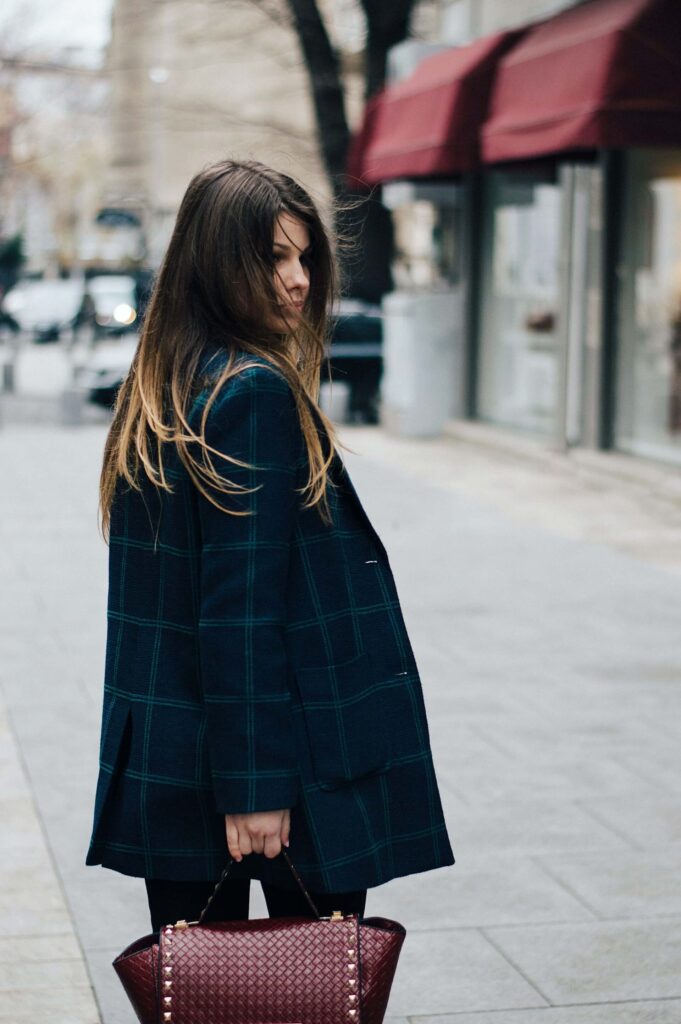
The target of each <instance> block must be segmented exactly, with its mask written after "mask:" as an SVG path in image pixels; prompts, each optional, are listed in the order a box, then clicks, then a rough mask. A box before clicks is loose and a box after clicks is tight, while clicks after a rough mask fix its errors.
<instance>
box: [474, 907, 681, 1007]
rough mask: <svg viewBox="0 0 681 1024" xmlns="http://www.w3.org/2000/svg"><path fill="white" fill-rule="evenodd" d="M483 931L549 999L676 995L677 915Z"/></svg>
mask: <svg viewBox="0 0 681 1024" xmlns="http://www.w3.org/2000/svg"><path fill="white" fill-rule="evenodd" d="M486 934H487V935H489V937H490V938H491V939H492V941H493V942H494V944H495V945H496V946H497V947H498V948H499V949H500V950H501V951H502V952H503V953H504V954H505V955H506V956H507V957H508V959H509V961H510V962H511V963H512V964H514V965H515V966H516V968H517V969H518V970H519V971H521V972H522V974H523V976H524V977H526V978H528V979H529V980H530V981H531V982H532V983H533V984H534V985H535V986H536V987H537V988H538V989H539V991H540V992H542V993H543V994H544V996H545V997H546V999H547V1001H548V1002H550V1003H553V1004H570V1003H599V1002H600V1003H604V1002H608V1001H611V1002H620V1001H621V1002H627V1001H629V1000H633V999H643V1000H645V999H678V998H681V971H680V970H679V965H680V964H681V918H674V919H672V920H657V921H637V922H633V921H632V922H611V923H595V922H594V923H590V924H570V925H564V924H556V925H545V926H538V927H537V926H531V927H527V928H493V929H488V930H486Z"/></svg>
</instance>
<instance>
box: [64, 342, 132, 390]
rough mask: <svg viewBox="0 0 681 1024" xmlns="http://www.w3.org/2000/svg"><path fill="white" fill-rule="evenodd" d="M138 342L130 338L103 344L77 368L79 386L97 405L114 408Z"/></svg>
mask: <svg viewBox="0 0 681 1024" xmlns="http://www.w3.org/2000/svg"><path fill="white" fill-rule="evenodd" d="M137 342H138V338H137V335H136V334H128V335H126V336H125V337H123V338H118V339H117V340H115V341H113V340H110V341H102V342H100V343H99V344H98V345H97V346H96V348H94V349H93V350H92V352H90V354H89V357H88V359H87V362H86V363H85V364H84V365H82V366H80V367H79V368H78V371H77V373H76V384H77V386H78V387H79V388H82V389H83V390H84V391H85V392H86V393H87V399H88V401H90V402H93V403H94V404H95V405H102V406H105V407H106V408H112V407H113V404H114V402H115V401H116V395H117V393H118V389H119V388H120V386H121V384H122V383H123V380H124V378H125V376H126V374H127V372H128V370H129V369H130V365H131V363H132V360H133V357H134V355H135V351H136V349H137Z"/></svg>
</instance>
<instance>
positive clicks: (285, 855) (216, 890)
mask: <svg viewBox="0 0 681 1024" xmlns="http://www.w3.org/2000/svg"><path fill="white" fill-rule="evenodd" d="M280 853H281V855H282V857H283V858H284V860H285V861H286V863H287V864H288V866H289V867H290V869H291V872H292V873H293V877H294V878H295V880H296V882H297V883H298V885H299V886H300V888H301V890H302V893H303V896H304V897H305V899H306V900H307V902H308V903H309V905H310V907H311V908H312V910H313V912H314V915H315V917H316V918H317V919H318V920H320V919H321V914H320V913H319V911H318V910H317V907H316V906H315V905H314V903H313V901H312V898H311V896H310V894H309V892H308V891H307V889H306V888H305V884H304V883H303V880H302V878H301V877H300V875H299V874H298V872H297V871H296V869H295V868H294V866H293V864H292V863H291V858H290V857H289V855H288V853H287V852H286V850H285V849H284V848H283V847H282V849H281V850H280ZM233 863H234V858H233V857H230V858H229V863H228V864H227V867H226V868H225V870H224V871H223V872H222V874H221V875H220V878H219V879H218V883H217V885H216V886H215V888H214V889H213V892H212V893H211V895H210V898H209V900H208V903H206V905H205V907H204V908H203V910H202V911H201V913H200V915H199V920H198V922H197V924H203V921H204V918H205V916H206V914H207V913H208V910H209V909H210V906H211V904H212V903H213V900H214V899H215V897H216V896H217V894H218V893H219V892H220V889H221V888H222V883H223V882H224V881H225V879H226V878H227V876H228V875H229V872H230V869H231V867H232V864H233Z"/></svg>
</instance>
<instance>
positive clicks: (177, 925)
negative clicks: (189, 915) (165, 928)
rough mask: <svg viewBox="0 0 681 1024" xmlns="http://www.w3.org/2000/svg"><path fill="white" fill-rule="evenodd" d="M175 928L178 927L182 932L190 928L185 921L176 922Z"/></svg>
mask: <svg viewBox="0 0 681 1024" xmlns="http://www.w3.org/2000/svg"><path fill="white" fill-rule="evenodd" d="M175 927H176V928H179V929H180V931H184V929H185V928H189V924H188V922H187V921H184V920H182V921H176V922H175Z"/></svg>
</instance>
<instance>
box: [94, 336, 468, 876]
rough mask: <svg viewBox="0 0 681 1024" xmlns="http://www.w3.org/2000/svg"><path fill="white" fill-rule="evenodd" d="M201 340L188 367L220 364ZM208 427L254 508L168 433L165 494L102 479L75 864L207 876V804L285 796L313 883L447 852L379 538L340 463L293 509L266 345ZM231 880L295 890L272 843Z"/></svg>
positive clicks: (296, 499)
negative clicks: (98, 681)
mask: <svg viewBox="0 0 681 1024" xmlns="http://www.w3.org/2000/svg"><path fill="white" fill-rule="evenodd" d="M207 355H208V356H209V357H210V358H209V359H208V360H207V361H206V360H204V364H203V368H204V372H205V371H206V370H207V371H208V372H209V373H210V372H211V371H212V370H215V371H217V370H218V369H220V367H221V366H224V358H225V355H224V353H221V352H220V351H219V350H217V349H215V348H212V347H209V348H207ZM248 358H249V359H252V357H250V356H249V357H248ZM221 360H222V362H221ZM204 381H208V378H207V377H204ZM213 383H214V380H213ZM211 388H212V385H211V384H207V386H205V387H204V389H203V391H202V392H201V393H200V394H199V398H198V400H197V401H196V403H195V405H194V407H193V409H192V412H191V413H190V422H191V423H192V425H193V426H195V427H196V426H198V421H199V416H200V413H201V410H202V408H203V405H204V404H205V399H206V397H207V395H208V394H209V392H210V390H211ZM318 422H319V424H320V430H322V428H321V421H318ZM322 437H323V440H324V443H325V444H328V438H326V436H325V434H323V433H322ZM206 438H207V441H208V443H209V444H211V445H212V446H213V447H215V448H217V449H219V450H221V451H224V452H227V453H229V454H230V455H232V456H237V457H238V458H241V459H244V460H246V461H247V462H249V463H255V464H256V466H257V468H256V469H255V470H247V469H240V468H237V467H235V466H234V465H232V464H231V463H225V462H223V461H221V460H220V459H219V458H216V460H215V461H216V465H217V467H218V468H219V469H220V471H221V472H222V473H224V475H225V476H226V477H227V478H228V479H229V480H232V481H235V482H238V483H241V484H245V485H246V486H248V487H257V486H258V485H260V489H259V490H256V491H255V492H253V493H252V494H251V495H246V496H243V495H240V496H239V497H238V498H230V499H227V500H228V501H229V502H230V507H232V508H240V509H244V510H246V509H252V510H254V512H255V515H254V516H241V517H235V516H232V515H228V514H226V513H225V512H222V511H220V510H219V509H216V508H215V507H214V506H213V505H212V504H211V503H210V502H209V501H208V500H207V499H206V498H204V497H203V496H202V495H201V494H200V492H199V491H198V489H197V488H196V487H195V486H194V485H193V483H192V482H191V480H190V477H189V475H188V473H187V471H186V469H185V468H184V465H183V464H182V462H181V461H180V459H179V457H178V456H177V453H176V451H175V449H174V446H170V451H168V452H167V453H166V460H167V461H166V463H165V464H166V465H167V466H168V474H169V477H170V479H171V482H172V484H173V487H174V493H173V494H168V493H167V492H161V491H157V490H156V488H155V487H154V486H153V485H152V484H150V483H149V482H148V481H147V480H146V478H145V477H143V481H144V483H143V490H142V493H141V494H140V493H139V492H138V491H135V490H134V489H130V488H128V487H127V485H126V486H125V487H124V486H121V480H120V478H119V486H118V490H117V494H116V498H115V501H114V505H113V508H112V516H111V531H110V547H109V591H108V616H107V620H108V632H107V645H106V660H105V679H104V706H103V718H102V733H101V745H100V772H99V780H98V785H97V793H96V798H95V811H94V823H93V831H92V838H91V842H90V848H89V850H88V854H87V863H88V864H103V865H104V866H106V867H109V868H113V869H115V870H117V871H120V872H123V873H125V874H129V875H137V876H146V877H150V878H168V879H178V880H184V879H198V880H212V879H216V878H217V877H218V875H219V873H220V871H221V870H222V868H223V867H224V865H225V864H226V862H227V860H228V852H227V847H226V839H225V828H224V815H225V814H226V813H237V812H251V811H266V810H274V809H279V808H291V830H290V847H289V853H290V856H291V859H292V861H293V863H294V864H295V866H296V868H297V869H298V870H299V872H300V874H301V876H302V878H303V880H304V881H305V882H306V884H307V885H308V886H309V888H310V889H312V890H314V891H317V892H343V891H348V890H356V889H362V888H367V887H370V886H376V885H380V884H382V883H383V882H387V881H389V880H390V879H391V878H394V877H397V876H400V875H407V874H411V873H414V872H420V871H427V870H429V869H432V868H437V867H442V866H444V865H448V864H453V863H454V856H453V853H452V849H451V846H450V842H449V838H448V835H447V830H446V825H445V821H444V817H443V811H442V805H441V801H440V795H439V792H438V786H437V782H436V776H435V772H434V768H433V760H432V754H431V748H430V741H429V733H428V725H427V721H426V710H425V706H424V701H423V695H422V690H421V682H420V679H419V673H418V669H417V666H416V662H415V660H414V654H413V651H412V648H411V645H410V643H409V638H408V636H407V631H406V628H405V623H404V620H403V617H402V613H401V611H400V604H399V599H398V595H397V591H396V587H395V582H394V579H393V575H392V572H391V569H390V565H389V562H388V556H387V554H386V551H385V548H384V547H383V544H382V543H381V540H380V538H379V537H378V535H377V533H376V531H375V530H374V528H373V526H372V525H371V523H370V521H369V519H368V517H367V515H366V513H365V511H364V509H363V508H362V505H361V503H360V500H359V498H358V496H357V494H356V492H355V489H354V487H353V485H352V483H351V481H350V478H349V476H348V473H347V470H346V469H345V466H344V464H343V462H342V460H341V459H340V458H339V457H338V456H337V455H336V456H335V458H334V463H333V467H332V471H331V479H332V481H333V482H334V483H335V484H336V487H330V488H329V502H330V508H331V512H332V515H333V520H334V522H333V525H325V524H324V523H323V521H322V520H321V518H320V516H319V512H318V510H317V509H316V508H313V509H306V510H303V509H302V508H301V507H300V506H301V505H302V501H303V499H302V497H301V496H300V495H299V494H296V490H295V489H296V488H301V487H302V486H303V485H304V484H305V482H306V480H307V468H306V466H307V464H306V449H305V443H304V438H303V434H302V430H301V428H300V425H299V422H298V417H297V413H296V407H295V402H294V399H293V395H292V393H291V390H290V387H289V385H288V383H287V382H286V381H285V379H284V378H283V376H282V375H281V374H280V373H279V372H278V371H277V370H276V368H275V367H274V366H273V364H270V363H269V362H268V361H266V360H264V359H259V360H258V365H257V366H256V367H253V368H251V369H245V370H242V371H240V372H239V374H238V376H237V377H236V378H234V379H232V380H230V381H229V382H228V383H227V384H226V385H225V386H224V388H223V389H222V391H221V393H220V395H219V396H218V399H217V400H216V402H215V404H214V405H213V406H212V408H211V410H210V413H209V417H208V424H207V432H206ZM173 453H175V454H174V455H173ZM221 500H222V501H223V502H225V498H224V496H223V497H222V499H221ZM230 877H234V878H239V877H250V878H258V879H261V880H263V881H267V882H273V883H275V884H279V885H282V886H285V887H291V886H295V882H294V881H293V878H292V876H291V874H290V871H289V869H288V867H287V865H286V864H285V862H284V861H283V858H281V857H277V858H273V859H270V858H266V857H265V856H264V855H263V854H255V853H252V854H250V855H248V856H246V857H244V858H243V860H242V861H241V862H235V863H234V864H233V865H232V869H231V872H230Z"/></svg>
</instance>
